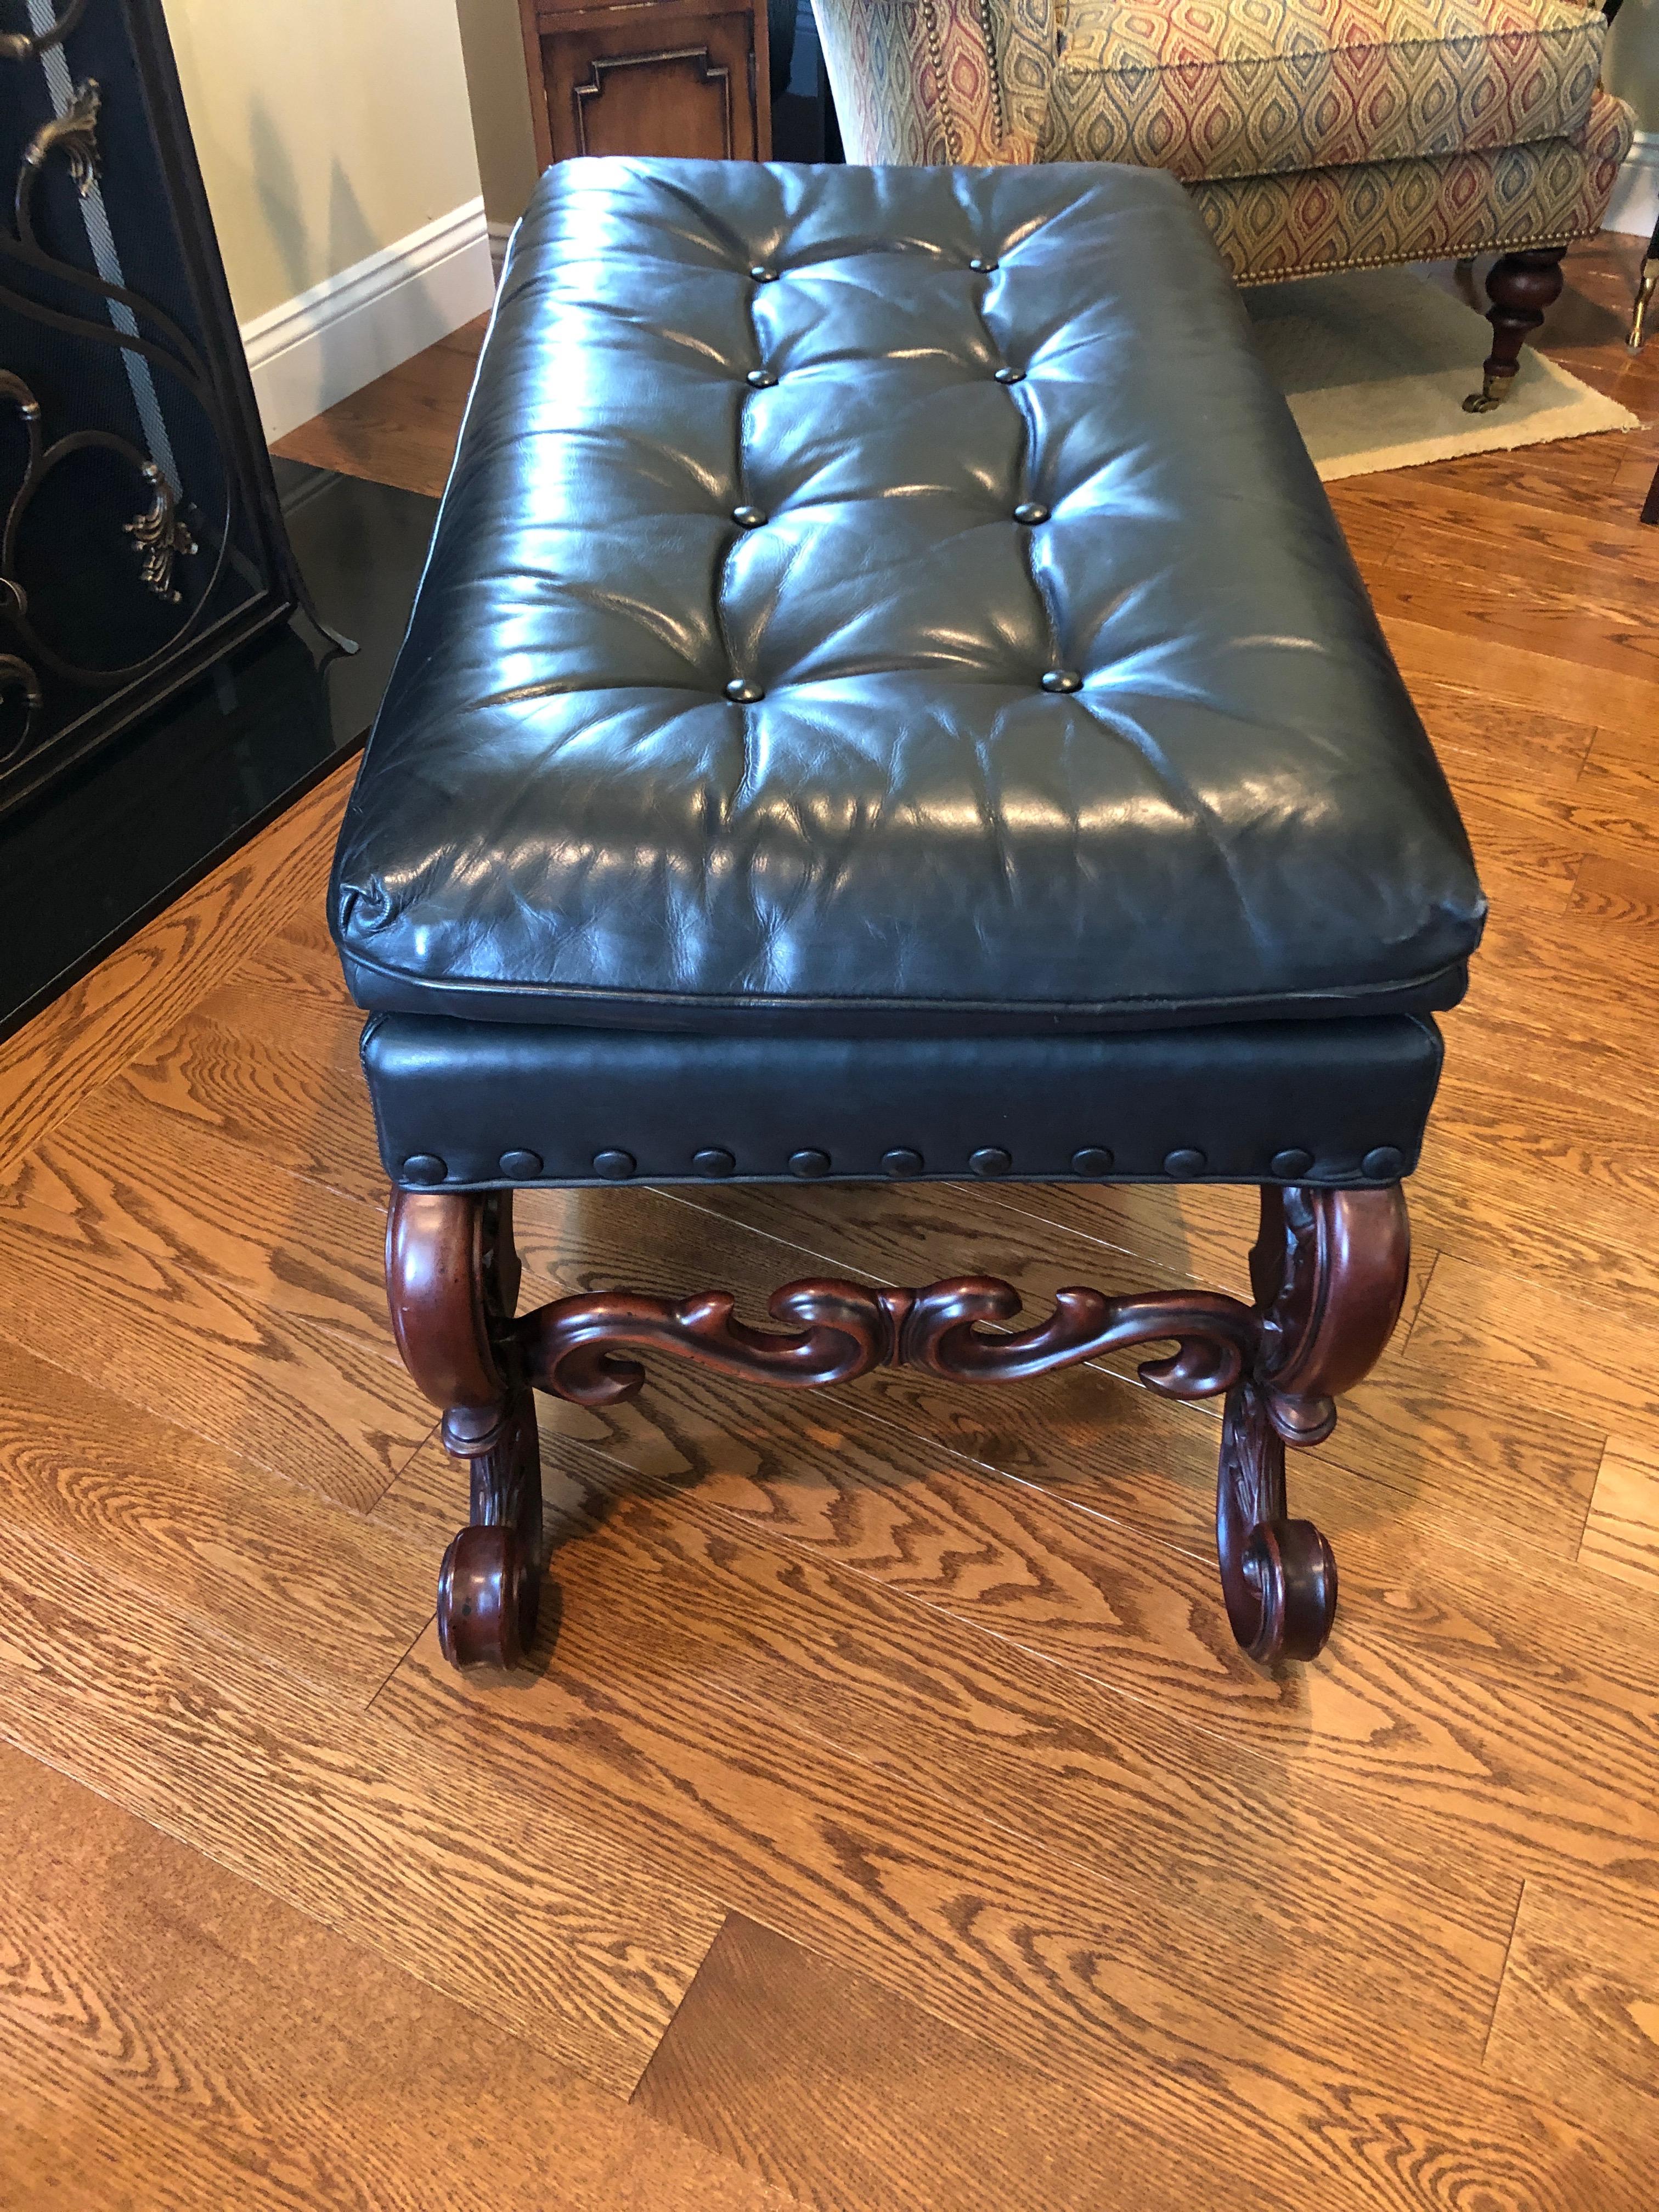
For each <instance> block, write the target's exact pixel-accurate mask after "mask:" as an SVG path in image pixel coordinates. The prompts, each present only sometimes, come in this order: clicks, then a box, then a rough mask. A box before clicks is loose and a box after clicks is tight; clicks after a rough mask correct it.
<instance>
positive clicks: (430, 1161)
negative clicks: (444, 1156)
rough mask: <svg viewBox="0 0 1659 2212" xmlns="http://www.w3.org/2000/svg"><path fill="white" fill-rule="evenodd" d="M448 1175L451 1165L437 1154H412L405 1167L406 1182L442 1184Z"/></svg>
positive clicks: (405, 1162)
mask: <svg viewBox="0 0 1659 2212" xmlns="http://www.w3.org/2000/svg"><path fill="white" fill-rule="evenodd" d="M448 1173H449V1163H448V1162H447V1160H441V1159H440V1158H438V1155H437V1154H436V1152H411V1153H410V1156H409V1158H407V1159H406V1160H405V1161H404V1165H403V1178H404V1182H442V1181H443V1179H444V1177H445V1176H447V1174H448Z"/></svg>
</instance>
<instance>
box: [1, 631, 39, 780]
mask: <svg viewBox="0 0 1659 2212" xmlns="http://www.w3.org/2000/svg"><path fill="white" fill-rule="evenodd" d="M7 691H21V693H22V695H23V714H22V726H21V729H20V730H19V731H18V732H17V734H16V736H15V738H13V739H12V741H11V743H10V744H4V743H3V742H0V768H4V767H5V765H6V764H7V763H8V762H9V761H14V760H15V759H16V758H17V757H18V755H19V754H20V753H21V752H23V751H24V750H27V745H28V742H29V739H30V738H32V737H33V734H34V725H35V722H36V720H38V719H39V716H40V708H41V707H42V705H43V704H44V703H45V694H44V693H43V692H42V690H41V689H40V678H39V677H38V676H37V675H36V674H35V672H34V671H33V669H32V668H31V667H30V666H29V665H28V663H27V660H24V659H21V658H20V657H19V655H18V654H16V653H0V694H3V693H5V692H7Z"/></svg>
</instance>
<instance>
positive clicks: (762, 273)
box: [749, 261, 778, 284]
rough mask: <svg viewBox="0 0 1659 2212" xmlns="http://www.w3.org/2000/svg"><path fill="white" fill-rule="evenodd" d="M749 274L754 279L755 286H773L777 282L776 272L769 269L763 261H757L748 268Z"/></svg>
mask: <svg viewBox="0 0 1659 2212" xmlns="http://www.w3.org/2000/svg"><path fill="white" fill-rule="evenodd" d="M749 274H750V276H752V277H753V278H754V280H755V282H756V283H757V284H775V283H777V281H778V272H777V270H775V269H769V268H768V267H767V265H766V264H765V263H764V262H763V261H757V262H756V263H755V264H754V265H753V266H752V267H751V268H750V271H749Z"/></svg>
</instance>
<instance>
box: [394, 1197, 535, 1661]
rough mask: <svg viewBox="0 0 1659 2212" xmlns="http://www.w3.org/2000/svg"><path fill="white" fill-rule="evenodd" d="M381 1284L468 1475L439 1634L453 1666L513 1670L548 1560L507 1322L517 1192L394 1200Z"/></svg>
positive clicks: (526, 1400)
mask: <svg viewBox="0 0 1659 2212" xmlns="http://www.w3.org/2000/svg"><path fill="white" fill-rule="evenodd" d="M386 1296H387V1299H388V1301H389V1303H390V1304H391V1308H392V1328H393V1330H394V1332H395V1333H396V1335H397V1339H398V1350H399V1351H400V1352H402V1354H403V1356H404V1365H405V1366H406V1367H407V1368H408V1370H409V1371H410V1375H411V1376H413V1377H414V1379H415V1382H416V1384H417V1385H418V1386H419V1388H420V1389H422V1391H423V1392H424V1393H425V1395H427V1397H428V1398H429V1399H430V1400H431V1401H432V1402H433V1404H434V1405H435V1406H438V1407H441V1409H442V1412H443V1417H444V1418H443V1440H444V1443H445V1445H446V1446H447V1449H449V1450H450V1451H451V1452H452V1453H453V1454H454V1455H455V1456H456V1457H457V1458H458V1459H464V1460H465V1461H466V1462H467V1463H468V1465H469V1467H470V1468H471V1487H472V1518H471V1523H470V1525H469V1526H468V1527H466V1528H463V1529H462V1530H461V1531H460V1533H459V1534H458V1535H457V1536H456V1537H455V1538H454V1540H453V1542H452V1543H451V1544H450V1547H449V1549H448V1551H447V1553H445V1554H444V1563H443V1566H442V1568H441V1571H440V1573H439V1577H438V1640H439V1643H440V1644H441V1646H442V1648H443V1654H444V1656H445V1658H447V1660H449V1661H450V1662H451V1663H452V1665H454V1666H457V1667H466V1666H472V1665H475V1664H477V1663H480V1662H483V1663H489V1664H492V1665H495V1666H499V1667H512V1666H514V1665H516V1664H517V1662H518V1661H519V1660H520V1657H521V1656H523V1653H524V1651H525V1650H526V1647H527V1646H528V1644H529V1643H530V1641H531V1639H532V1637H533V1636H534V1634H535V1630H536V1614H537V1610H538V1605H539V1602H540V1598H541V1582H542V1571H543V1568H544V1565H545V1555H544V1544H543V1538H542V1478H541V1447H540V1443H539V1441H538V1436H537V1431H536V1406H535V1397H534V1394H533V1392H532V1389H531V1388H530V1385H529V1383H528V1382H527V1381H526V1377H525V1376H524V1373H523V1370H522V1364H521V1362H520V1358H519V1354H518V1350H517V1346H515V1344H514V1343H513V1339H512V1335H511V1333H510V1331H509V1329H508V1328H507V1324H508V1323H509V1322H511V1320H512V1318H513V1307H514V1305H515V1304H517V1301H518V1296H519V1258H518V1254H517V1252H516V1250H515V1249H514V1248H513V1194H512V1192H511V1191H490V1192H479V1193H465V1192H448V1191H407V1190H400V1191H397V1192H395V1193H394V1194H393V1196H392V1212H391V1217H390V1218H389V1220H388V1221H387V1224H386Z"/></svg>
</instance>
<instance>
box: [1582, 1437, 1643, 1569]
mask: <svg viewBox="0 0 1659 2212" xmlns="http://www.w3.org/2000/svg"><path fill="white" fill-rule="evenodd" d="M1578 1557H1579V1559H1580V1561H1581V1563H1582V1564H1583V1565H1585V1566H1587V1567H1593V1568H1595V1571H1597V1572H1598V1573H1599V1574H1604V1575H1612V1576H1613V1577H1615V1578H1616V1579H1617V1580H1618V1581H1620V1582H1623V1583H1631V1584H1632V1586H1633V1587H1634V1588H1635V1589H1639V1590H1643V1591H1645V1592H1646V1593H1647V1594H1648V1595H1650V1596H1656V1597H1659V1451H1656V1450H1654V1449H1651V1448H1650V1449H1646V1450H1643V1449H1638V1448H1637V1447H1636V1446H1634V1445H1632V1444H1627V1443H1622V1442H1620V1441H1619V1440H1618V1439H1609V1441H1608V1443H1607V1450H1606V1452H1605V1453H1604V1454H1603V1455H1602V1459H1601V1468H1600V1469H1599V1470H1598V1472H1597V1474H1596V1477H1595V1490H1594V1491H1593V1492H1592V1493H1591V1496H1590V1504H1589V1515H1588V1516H1586V1519H1585V1522H1584V1538H1583V1543H1582V1544H1580V1546H1579V1547H1578Z"/></svg>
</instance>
